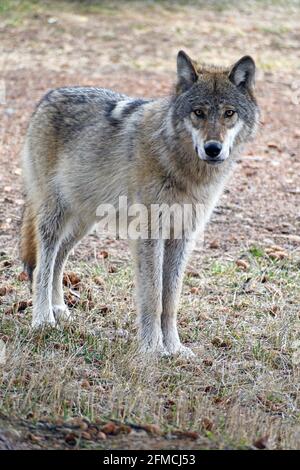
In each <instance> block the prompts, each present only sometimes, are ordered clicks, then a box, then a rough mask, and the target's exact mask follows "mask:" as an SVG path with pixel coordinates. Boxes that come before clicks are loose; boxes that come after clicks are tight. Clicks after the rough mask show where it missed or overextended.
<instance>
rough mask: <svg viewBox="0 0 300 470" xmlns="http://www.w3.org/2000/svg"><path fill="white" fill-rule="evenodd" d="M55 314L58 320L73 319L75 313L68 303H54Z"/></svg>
mask: <svg viewBox="0 0 300 470" xmlns="http://www.w3.org/2000/svg"><path fill="white" fill-rule="evenodd" d="M53 314H54V318H55V320H56V321H72V320H73V315H72V313H71V312H70V310H69V309H68V307H67V306H66V305H53Z"/></svg>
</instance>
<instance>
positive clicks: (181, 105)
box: [175, 51, 258, 165]
mask: <svg viewBox="0 0 300 470" xmlns="http://www.w3.org/2000/svg"><path fill="white" fill-rule="evenodd" d="M177 75H178V81H177V87H176V98H175V115H176V120H177V124H179V127H180V133H181V135H182V132H183V133H184V134H185V137H186V138H188V139H189V141H190V142H191V143H192V145H193V148H194V151H195V153H196V155H197V156H198V157H199V158H200V159H201V160H203V161H205V162H207V163H209V164H211V165H218V164H220V163H222V162H223V161H224V160H226V159H227V158H229V157H230V155H231V153H232V150H233V149H234V147H236V146H237V145H239V144H241V143H242V142H245V141H247V140H248V139H249V138H250V137H251V136H252V135H253V134H254V132H255V129H256V123H257V120H258V106H257V104H256V101H255V98H254V95H253V86H254V77H255V63H254V61H253V59H252V58H251V57H249V56H244V57H242V58H241V59H240V60H239V61H238V62H237V63H235V64H234V65H233V66H232V67H230V68H228V69H225V68H218V67H213V66H208V67H207V66H199V65H197V63H196V62H194V61H193V60H191V59H190V58H189V57H188V56H187V54H186V53H185V52H183V51H180V52H179V53H178V57H177Z"/></svg>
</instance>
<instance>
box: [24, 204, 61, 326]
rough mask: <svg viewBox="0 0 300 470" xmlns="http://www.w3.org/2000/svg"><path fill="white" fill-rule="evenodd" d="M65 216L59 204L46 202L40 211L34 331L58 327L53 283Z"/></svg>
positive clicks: (35, 277) (33, 315)
mask: <svg viewBox="0 0 300 470" xmlns="http://www.w3.org/2000/svg"><path fill="white" fill-rule="evenodd" d="M65 220H66V215H65V213H64V211H63V209H62V208H61V207H60V206H59V205H58V204H56V203H54V204H51V202H48V203H44V204H42V205H41V206H40V209H39V212H38V223H37V238H38V244H39V246H38V257H37V266H36V269H35V272H34V279H33V313H32V326H33V327H34V328H38V327H42V326H46V325H50V326H54V325H55V318H54V315H53V310H52V280H53V270H54V262H55V258H56V254H57V252H58V249H59V242H60V238H61V236H62V233H63V229H64V227H65V223H66V222H65Z"/></svg>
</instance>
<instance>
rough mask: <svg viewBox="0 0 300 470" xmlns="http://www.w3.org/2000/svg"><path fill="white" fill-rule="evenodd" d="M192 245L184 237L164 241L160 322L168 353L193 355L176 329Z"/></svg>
mask: <svg viewBox="0 0 300 470" xmlns="http://www.w3.org/2000/svg"><path fill="white" fill-rule="evenodd" d="M192 246H193V242H192V241H189V240H186V239H170V240H166V241H165V251H164V264H163V296H162V320H161V322H162V332H163V343H164V346H165V348H166V349H167V351H168V353H169V354H182V355H183V356H193V355H194V353H193V352H192V351H191V350H190V349H189V348H187V347H186V346H183V344H181V342H180V339H179V334H178V330H177V309H178V304H179V299H180V294H181V289H182V280H183V274H184V269H185V266H186V262H187V258H188V254H189V253H190V251H191V249H192Z"/></svg>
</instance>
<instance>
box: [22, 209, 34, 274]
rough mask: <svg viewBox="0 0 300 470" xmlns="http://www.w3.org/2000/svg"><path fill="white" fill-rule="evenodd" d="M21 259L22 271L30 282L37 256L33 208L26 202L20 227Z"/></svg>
mask: <svg viewBox="0 0 300 470" xmlns="http://www.w3.org/2000/svg"><path fill="white" fill-rule="evenodd" d="M20 249H21V259H22V261H23V263H24V271H26V272H27V274H28V276H29V279H30V281H31V282H32V276H33V271H34V268H35V266H36V258H37V237H36V215H35V211H34V208H33V207H32V205H31V204H30V202H27V203H26V205H25V209H24V213H23V220H22V228H21V247H20Z"/></svg>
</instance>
